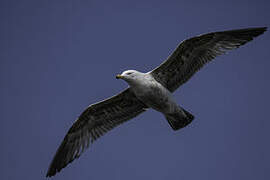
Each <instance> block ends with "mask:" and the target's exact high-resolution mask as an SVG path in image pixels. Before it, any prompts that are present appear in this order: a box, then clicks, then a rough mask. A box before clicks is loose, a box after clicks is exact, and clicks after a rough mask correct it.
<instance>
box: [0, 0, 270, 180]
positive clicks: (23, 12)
mask: <svg viewBox="0 0 270 180" xmlns="http://www.w3.org/2000/svg"><path fill="white" fill-rule="evenodd" d="M269 7H270V4H269V1H266V0H257V1H255V0H253V1H244V0H239V1H238V0H237V1H233V0H227V1H220V0H215V1H197V0H191V1H119V0H115V1H103V0H99V1H97V0H96V1H91V0H88V1H86V0H77V1H71V0H65V1H64V0H60V1H37V0H35V1H34V0H21V1H18V0H17V1H15V0H2V1H1V2H0V19H1V21H0V23H1V26H0V27H1V28H0V29H1V33H0V38H1V41H0V52H1V53H0V85H1V86H0V87H1V88H0V99H1V101H0V107H1V108H0V118H1V126H0V130H1V131H0V132H1V133H0V135H1V136H0V138H1V142H2V146H1V148H0V154H1V161H0V169H1V170H0V179H3V180H4V179H9V180H13V179H14V180H15V179H30V180H31V179H45V175H46V171H47V168H48V166H49V163H50V161H51V160H52V158H53V155H54V153H55V152H56V150H57V148H58V146H59V144H60V143H61V141H62V139H63V137H64V135H65V134H66V132H67V130H68V129H69V127H70V126H71V125H72V123H73V122H74V120H75V119H76V118H77V117H78V116H79V115H80V113H81V112H82V111H83V110H84V108H85V107H87V106H88V105H89V104H92V103H95V102H96V101H100V100H102V99H104V98H107V97H110V96H112V95H114V94H117V93H118V92H119V91H121V90H122V89H124V88H125V87H127V84H126V83H124V82H123V81H118V80H116V79H115V75H116V74H118V73H121V72H122V71H124V70H126V69H136V70H139V71H142V72H147V71H150V70H151V69H153V68H155V67H156V66H158V65H159V64H160V63H161V62H162V61H163V60H165V59H166V58H167V57H168V56H169V55H170V53H172V51H173V50H174V49H175V47H176V46H177V45H178V44H179V43H180V42H181V41H182V40H184V39H186V38H190V37H192V36H195V35H199V34H202V33H207V32H212V31H222V30H230V29H238V28H247V27H260V26H268V27H269V25H270V24H269V18H270V12H269ZM269 41H270V33H269V32H266V33H265V34H263V35H262V36H260V37H258V38H257V39H255V40H254V41H252V42H251V43H248V44H247V45H245V46H243V47H241V48H239V49H237V50H234V51H231V52H229V53H228V54H227V55H224V56H220V57H218V58H216V59H215V61H213V62H211V63H210V64H208V65H206V66H205V67H204V68H203V69H202V70H201V71H200V72H198V73H197V74H196V75H195V76H193V77H192V78H191V79H190V81H189V82H188V83H186V84H185V85H183V86H182V87H180V88H179V89H178V91H176V92H175V94H174V97H175V99H176V101H177V102H178V103H179V104H180V105H181V106H183V107H184V108H185V109H187V110H189V111H191V112H192V113H193V115H194V116H195V120H194V121H193V122H192V124H191V125H190V126H188V127H187V128H184V129H182V130H179V131H172V129H171V128H170V126H169V125H168V123H167V121H166V120H165V119H164V117H163V116H162V115H161V114H160V113H158V112H155V111H153V110H150V111H148V112H146V113H144V114H142V115H140V116H138V117H136V118H135V119H133V120H131V121H129V122H127V123H125V124H123V125H121V126H119V127H117V128H115V129H113V130H112V131H110V132H109V133H108V134H106V135H105V136H103V137H102V138H100V139H99V140H98V141H96V142H95V143H94V144H93V146H92V147H91V148H90V149H88V150H87V151H86V152H85V153H84V154H83V155H82V156H81V157H80V158H79V159H78V160H76V161H74V162H73V163H72V164H70V165H68V166H67V167H66V168H65V169H64V170H63V171H61V173H59V174H57V175H56V176H55V177H53V179H55V180H69V179H80V180H83V179H87V180H89V179H111V180H119V179H129V180H132V179H155V180H163V179H185V180H193V179H202V180H203V179H205V180H209V179H219V180H223V179H224V180H228V179H237V180H238V179H245V180H253V179H260V180H263V179H265V180H266V179H269V178H270V173H269V161H270V155H269V152H270V145H269V137H270V131H269V126H270V121H269V117H268V116H269V115H268V111H269V107H270V103H269V102H270V101H269V100H270V98H269V97H270V96H269V92H270V85H269V66H270V61H269V59H270V51H269Z"/></svg>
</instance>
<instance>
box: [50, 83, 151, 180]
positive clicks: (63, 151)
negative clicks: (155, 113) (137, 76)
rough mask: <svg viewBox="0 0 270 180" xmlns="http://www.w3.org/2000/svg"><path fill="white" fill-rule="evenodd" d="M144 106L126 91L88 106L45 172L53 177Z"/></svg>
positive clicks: (141, 110) (143, 109)
mask: <svg viewBox="0 0 270 180" xmlns="http://www.w3.org/2000/svg"><path fill="white" fill-rule="evenodd" d="M145 108H146V106H145V105H144V104H143V103H142V102H140V101H139V100H138V99H137V98H136V97H135V95H134V94H133V92H132V91H131V90H130V89H129V88H128V89H126V90H124V91H123V92H121V93H120V94H118V95H116V96H113V97H111V98H109V99H106V100H104V101H102V102H99V103H96V104H93V105H90V106H89V107H88V108H87V109H86V110H85V111H84V112H83V113H82V114H81V115H80V116H79V118H78V119H77V120H76V121H75V123H74V124H73V125H72V127H71V128H70V129H69V131H68V133H67V135H66V136H65V138H64V140H63V142H62V144H61V145H60V147H59V148H58V150H57V152H56V154H55V156H54V158H53V161H52V162H51V164H50V167H49V170H48V172H47V177H48V176H49V177H50V176H54V175H55V174H56V173H57V172H59V171H60V170H61V169H62V168H64V167H66V165H67V164H69V163H71V162H72V161H73V160H74V159H75V158H78V157H79V156H80V155H81V154H82V153H83V151H84V150H85V148H87V147H88V146H89V141H90V142H91V143H92V142H93V141H95V140H96V139H97V138H99V137H100V136H102V135H103V134H105V133H106V132H108V131H109V130H111V129H112V128H114V127H116V126H117V125H119V124H121V123H123V122H125V121H127V120H129V119H131V118H133V117H135V116H137V115H139V114H140V113H142V112H144V111H145Z"/></svg>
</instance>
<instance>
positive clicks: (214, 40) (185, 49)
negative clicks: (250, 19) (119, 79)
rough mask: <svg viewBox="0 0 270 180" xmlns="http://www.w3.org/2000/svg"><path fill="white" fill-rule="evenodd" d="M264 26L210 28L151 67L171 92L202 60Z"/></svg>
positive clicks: (238, 43) (256, 33) (245, 39)
mask: <svg viewBox="0 0 270 180" xmlns="http://www.w3.org/2000/svg"><path fill="white" fill-rule="evenodd" d="M266 29H267V28H266V27H262V28H249V29H239V30H231V31H223V32H213V33H209V34H203V35H200V36H196V37H193V38H191V39H187V40H185V41H183V42H182V43H180V44H179V46H178V47H177V48H176V50H175V51H174V52H173V53H172V55H171V56H170V57H169V58H168V59H167V60H166V61H164V62H163V63H162V64H161V65H160V66H159V67H157V68H156V69H154V70H153V71H151V72H150V73H151V74H152V76H153V77H154V78H155V79H156V80H157V81H159V82H160V83H161V84H162V85H163V86H165V87H166V88H167V89H169V90H170V91H171V92H173V91H175V90H176V89H177V88H178V87H179V86H180V85H182V84H184V83H185V82H186V81H187V80H188V79H189V78H190V77H191V76H192V75H193V74H195V73H196V72H197V71H198V70H199V69H200V68H202V67H203V65H204V64H206V63H208V62H210V61H211V60H212V59H214V58H215V57H216V56H218V55H221V54H224V53H225V52H226V51H227V50H231V49H236V48H238V47H239V46H241V45H244V44H245V43H247V42H248V41H251V40H252V39H253V38H255V37H257V36H259V35H260V34H262V33H264V32H265V31H266Z"/></svg>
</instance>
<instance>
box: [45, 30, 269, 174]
mask: <svg viewBox="0 0 270 180" xmlns="http://www.w3.org/2000/svg"><path fill="white" fill-rule="evenodd" d="M265 31H266V28H265V27H263V28H248V29H239V30H231V31H223V32H214V33H208V34H203V35H200V36H196V37H193V38H190V39H187V40H185V41H183V42H181V43H180V44H179V46H178V47H177V48H176V50H175V51H174V52H173V53H172V55H171V56H170V57H168V59H167V60H166V61H164V62H163V63H162V64H161V65H160V66H159V67H157V68H155V69H154V70H152V71H150V72H148V73H141V72H138V71H135V70H128V71H125V72H123V73H122V74H121V75H117V78H120V79H123V80H125V81H126V82H127V83H128V84H129V86H130V87H129V88H127V89H126V90H124V91H122V92H121V93H119V94H117V95H115V96H113V97H111V98H108V99H105V100H104V101H101V102H98V103H95V104H92V105H90V106H89V107H88V108H87V109H85V111H84V112H83V113H82V114H81V115H80V116H79V117H78V119H77V120H76V121H75V122H74V124H73V125H72V127H71V128H70V129H69V131H68V133H67V135H66V136H65V138H64V140H63V142H62V143H61V145H60V147H59V148H58V150H57V152H56V154H55V156H54V158H53V161H52V162H51V165H50V167H49V170H48V172H47V176H53V175H55V174H56V173H57V172H59V171H60V170H61V169H62V168H64V167H65V166H66V165H67V164H69V163H71V162H72V161H73V160H74V159H76V158H78V157H79V156H80V155H81V154H82V153H83V151H84V150H85V149H86V148H87V147H88V146H89V144H90V143H92V142H94V141H95V140H96V139H97V138H99V137H100V136H102V135H103V134H105V133H106V132H108V131H109V130H111V129H113V128H114V127H116V126H118V125H119V124H121V123H123V122H125V121H127V120H129V119H132V118H134V117H135V116H137V115H139V114H141V113H142V112H144V111H146V110H147V109H148V108H153V109H155V110H156V111H159V112H161V113H162V114H164V116H165V118H166V119H167V121H168V122H169V124H170V126H171V127H172V128H173V129H174V130H178V129H180V128H183V127H185V126H187V125H188V124H189V123H190V122H191V121H192V120H193V118H194V117H193V115H192V114H191V113H189V112H188V111H186V110H184V109H183V108H182V107H180V106H179V105H178V103H176V101H175V100H174V99H173V97H172V93H173V92H174V91H175V90H176V89H177V88H178V87H179V86H181V85H182V84H184V83H185V82H186V81H187V80H189V79H190V78H191V76H192V75H194V74H195V73H196V72H197V71H198V70H199V69H200V68H202V67H203V65H205V64H206V63H208V62H210V61H211V60H213V59H214V58H215V57H216V56H218V55H221V54H224V53H225V52H226V51H227V50H231V49H236V48H238V47H239V46H241V45H244V44H245V43H247V42H249V41H251V40H253V39H254V38H255V37H257V36H259V35H261V34H262V33H264V32H265Z"/></svg>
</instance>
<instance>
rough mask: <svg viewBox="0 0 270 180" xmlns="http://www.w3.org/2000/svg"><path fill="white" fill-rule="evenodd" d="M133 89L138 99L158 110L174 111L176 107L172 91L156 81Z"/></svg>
mask: <svg viewBox="0 0 270 180" xmlns="http://www.w3.org/2000/svg"><path fill="white" fill-rule="evenodd" d="M131 89H132V90H133V92H134V94H135V95H136V97H137V98H138V99H140V100H141V101H142V102H143V103H145V104H146V105H147V106H149V107H151V108H153V109H155V110H157V111H160V112H163V113H165V112H172V111H173V110H174V108H175V105H176V104H175V103H174V101H173V99H172V96H171V93H170V92H169V91H168V90H167V89H166V88H165V87H163V86H162V85H161V84H160V83H158V82H156V81H149V82H147V83H143V84H140V85H137V86H136V87H131Z"/></svg>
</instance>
